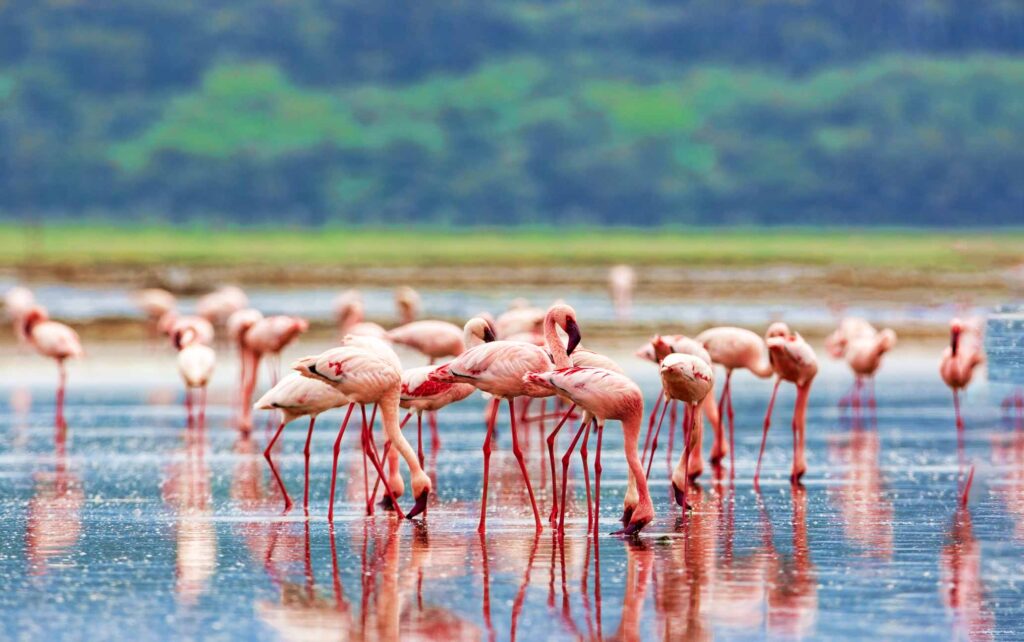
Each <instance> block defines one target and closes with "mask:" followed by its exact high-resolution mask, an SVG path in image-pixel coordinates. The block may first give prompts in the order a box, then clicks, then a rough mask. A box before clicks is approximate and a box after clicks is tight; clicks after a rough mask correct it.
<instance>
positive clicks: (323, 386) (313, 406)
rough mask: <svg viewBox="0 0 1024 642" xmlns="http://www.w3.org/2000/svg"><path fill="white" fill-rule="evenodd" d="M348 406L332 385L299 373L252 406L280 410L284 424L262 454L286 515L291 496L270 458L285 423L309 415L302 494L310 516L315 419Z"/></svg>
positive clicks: (287, 377) (346, 398)
mask: <svg viewBox="0 0 1024 642" xmlns="http://www.w3.org/2000/svg"><path fill="white" fill-rule="evenodd" d="M348 403H349V399H348V397H346V396H345V395H344V394H343V393H341V392H339V391H338V390H337V389H335V388H334V387H333V386H330V385H328V384H327V383H325V382H323V381H321V380H319V379H309V378H307V377H304V376H302V375H301V374H299V373H298V372H292V373H289V374H288V375H286V376H285V377H284V378H282V379H281V380H280V381H278V382H277V384H276V385H275V386H274V387H273V388H271V389H270V390H268V391H267V392H265V393H264V394H263V396H262V397H260V398H259V400H258V401H257V402H256V403H255V404H254V405H253V407H254V408H256V409H258V410H270V409H272V408H277V409H279V410H280V411H281V425H280V426H278V428H277V432H275V433H274V437H273V438H272V439H271V440H270V443H269V444H267V448H266V450H264V451H263V456H264V457H265V458H266V460H267V463H268V464H269V465H270V471H271V472H272V473H273V474H274V479H275V480H276V481H277V486H278V488H280V489H281V494H282V495H283V496H284V510H285V512H287V511H289V510H291V507H292V500H291V497H289V496H288V489H287V488H285V485H284V481H283V480H282V479H281V475H280V474H279V473H278V471H277V468H276V467H275V466H274V461H273V459H271V455H272V454H273V451H274V444H275V443H277V439H278V437H280V436H281V431H283V430H284V427H285V425H286V424H289V423H291V422H292V421H294V420H296V419H298V418H300V417H305V416H306V415H309V429H308V430H307V431H306V447H305V448H304V449H303V451H302V454H303V456H304V457H305V459H306V467H305V484H304V486H303V491H302V509H303V510H304V511H305V513H306V514H307V515H308V514H309V454H310V443H311V441H312V439H313V426H314V425H315V424H316V418H317V416H318V415H319V414H320V413H322V412H325V411H327V410H330V409H331V408H339V407H341V406H344V405H346V404H348Z"/></svg>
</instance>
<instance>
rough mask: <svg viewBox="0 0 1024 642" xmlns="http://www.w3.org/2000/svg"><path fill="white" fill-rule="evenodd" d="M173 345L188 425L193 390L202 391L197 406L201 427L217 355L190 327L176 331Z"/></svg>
mask: <svg viewBox="0 0 1024 642" xmlns="http://www.w3.org/2000/svg"><path fill="white" fill-rule="evenodd" d="M174 344H175V346H176V347H177V348H178V372H180V373H181V378H182V380H183V381H184V382H185V399H186V403H187V405H188V410H189V423H190V424H191V422H192V405H193V401H192V395H193V390H195V389H199V390H201V391H202V392H201V395H202V396H201V401H200V404H199V425H200V426H202V425H203V423H204V420H205V418H206V385H207V384H208V383H209V382H210V376H211V375H212V374H213V367H214V364H216V362H217V355H216V353H215V352H214V351H213V348H211V347H210V346H208V345H204V344H203V343H201V342H200V341H199V335H198V334H197V333H196V331H195V329H193V328H191V327H185V328H183V329H181V330H178V331H177V332H176V333H175V335H174Z"/></svg>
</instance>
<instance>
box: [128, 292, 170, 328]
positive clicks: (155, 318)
mask: <svg viewBox="0 0 1024 642" xmlns="http://www.w3.org/2000/svg"><path fill="white" fill-rule="evenodd" d="M135 302H136V304H137V305H138V306H139V309H140V310H142V313H143V314H145V315H146V320H147V321H148V326H149V334H150V338H152V337H153V336H154V335H156V334H157V332H158V331H157V324H158V323H159V322H160V318H161V317H163V316H164V315H165V314H167V313H168V312H170V311H171V310H173V309H174V308H175V306H176V305H177V300H176V299H175V298H174V295H173V294H171V293H170V292H168V291H167V290H164V289H163V288H146V289H144V290H139V291H138V292H136V293H135Z"/></svg>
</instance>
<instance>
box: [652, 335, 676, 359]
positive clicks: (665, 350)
mask: <svg viewBox="0 0 1024 642" xmlns="http://www.w3.org/2000/svg"><path fill="white" fill-rule="evenodd" d="M651 350H653V352H654V359H655V361H657V362H658V363H661V362H662V361H664V360H665V357H667V356H668V355H670V354H672V346H670V345H669V344H668V342H667V341H665V339H663V338H662V337H661V335H660V334H659V335H656V336H655V337H654V338H653V339H651Z"/></svg>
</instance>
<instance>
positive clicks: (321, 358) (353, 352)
mask: <svg viewBox="0 0 1024 642" xmlns="http://www.w3.org/2000/svg"><path fill="white" fill-rule="evenodd" d="M293 367H294V369H295V370H298V371H299V372H300V373H302V375H303V376H305V377H310V378H316V379H320V380H322V381H324V382H325V383H327V384H329V385H331V386H333V387H334V388H335V389H336V390H338V391H339V392H341V393H342V394H344V395H345V396H347V397H348V398H349V399H350V400H351V401H352V402H353V403H358V404H360V406H362V413H363V431H362V443H363V450H364V452H366V453H367V454H368V456H369V458H370V461H371V462H372V463H373V465H374V466H375V467H376V469H377V474H378V475H380V477H381V479H382V480H383V481H384V490H385V492H387V494H388V495H390V496H391V500H392V502H393V503H394V505H395V511H396V512H397V513H398V516H399V517H402V510H401V508H400V507H399V506H398V504H397V502H396V501H395V497H394V494H393V493H392V492H391V488H390V484H389V483H388V481H387V479H386V477H385V474H384V470H383V468H382V467H381V463H380V461H379V459H378V458H377V453H376V446H375V444H374V443H373V433H372V427H371V426H369V425H368V424H367V423H366V419H365V418H366V410H365V405H366V404H368V403H371V404H377V405H378V406H379V407H380V411H381V417H382V420H383V423H384V432H385V434H386V435H387V437H388V439H389V440H390V441H391V444H392V447H393V448H397V449H398V452H399V453H400V454H401V456H402V457H403V458H404V459H405V461H406V463H407V464H408V465H409V470H410V473H411V481H412V489H413V496H414V497H415V498H416V505H415V506H414V507H413V509H412V510H411V511H409V514H408V515H407V517H410V518H412V517H415V516H416V515H419V514H420V513H422V512H423V510H424V509H425V508H426V506H427V498H428V495H429V494H430V492H431V490H432V488H431V483H430V478H429V477H428V476H427V474H426V473H424V472H423V468H422V466H420V464H419V460H418V459H417V458H416V453H415V452H413V449H412V446H410V445H409V442H408V441H407V440H406V439H405V436H404V435H403V434H402V430H401V428H400V427H399V421H398V404H399V401H400V395H401V385H402V375H401V372H400V370H399V369H397V368H395V367H394V365H393V364H392V363H390V362H388V361H387V360H385V359H382V358H381V357H380V356H378V355H376V354H374V353H373V352H370V351H369V350H367V349H365V348H360V347H354V346H344V347H341V348H334V349H332V350H328V351H327V352H324V353H323V354H320V355H318V356H315V357H306V358H304V359H300V360H299V361H297V362H296V363H295V365H294V366H293ZM353 407H354V406H353V405H350V406H349V411H348V413H347V414H346V415H345V421H344V422H343V423H342V424H341V428H340V429H339V431H338V438H337V439H336V440H335V441H334V463H333V466H332V469H331V499H330V502H331V503H330V508H329V509H328V513H327V516H328V519H329V520H333V519H334V487H335V483H336V480H337V476H338V454H339V453H340V450H341V438H342V436H344V434H345V427H346V426H347V425H348V421H349V418H350V417H351V415H352V408H353Z"/></svg>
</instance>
